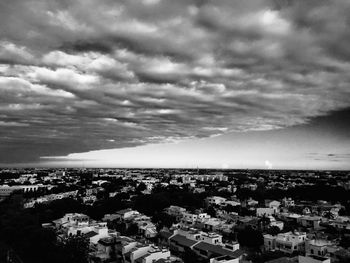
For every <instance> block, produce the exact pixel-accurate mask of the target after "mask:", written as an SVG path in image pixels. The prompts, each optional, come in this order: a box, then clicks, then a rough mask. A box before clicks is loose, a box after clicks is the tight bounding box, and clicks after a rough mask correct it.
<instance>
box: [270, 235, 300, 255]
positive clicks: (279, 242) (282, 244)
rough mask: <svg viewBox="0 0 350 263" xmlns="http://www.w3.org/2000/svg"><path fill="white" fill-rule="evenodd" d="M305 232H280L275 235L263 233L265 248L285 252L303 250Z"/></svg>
mask: <svg viewBox="0 0 350 263" xmlns="http://www.w3.org/2000/svg"><path fill="white" fill-rule="evenodd" d="M305 240H306V233H305V232H287V233H280V234H278V235H277V236H272V235H264V245H265V249H266V250H280V251H283V252H285V253H293V252H294V251H304V250H305Z"/></svg>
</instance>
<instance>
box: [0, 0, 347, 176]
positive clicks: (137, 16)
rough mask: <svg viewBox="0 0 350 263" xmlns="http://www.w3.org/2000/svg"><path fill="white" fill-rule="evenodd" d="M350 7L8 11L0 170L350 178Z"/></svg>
mask: <svg viewBox="0 0 350 263" xmlns="http://www.w3.org/2000/svg"><path fill="white" fill-rule="evenodd" d="M349 13H350V1H348V0H333V1H328V0H308V1H304V0H280V1H277V0H274V1H272V0H244V1H238V0H237V1H235V0H225V1H224V0H193V1H192V0H186V1H185V0H176V1H174V0H129V1H116V0H99V1H97V0H26V1H22V0H11V1H1V2H0V166H55V167H57V166H60V167H65V166H67V167H81V166H85V167H101V166H102V167H184V168H196V167H203V168H243V169H245V168H258V169H262V168H263V169H350V133H349V128H350V124H349V122H350V89H349V83H350V74H349V72H350V63H349V62H350V46H349V45H348V43H349V42H350V31H349V28H350V17H349V15H348V14H349Z"/></svg>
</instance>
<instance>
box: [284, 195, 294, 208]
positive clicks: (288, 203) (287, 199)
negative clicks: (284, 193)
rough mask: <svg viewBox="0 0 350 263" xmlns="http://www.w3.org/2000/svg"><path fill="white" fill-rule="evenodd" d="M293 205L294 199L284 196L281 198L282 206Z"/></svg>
mask: <svg viewBox="0 0 350 263" xmlns="http://www.w3.org/2000/svg"><path fill="white" fill-rule="evenodd" d="M294 205H295V202H294V200H293V199H292V198H290V197H289V198H287V197H285V198H283V199H282V206H284V207H290V206H294Z"/></svg>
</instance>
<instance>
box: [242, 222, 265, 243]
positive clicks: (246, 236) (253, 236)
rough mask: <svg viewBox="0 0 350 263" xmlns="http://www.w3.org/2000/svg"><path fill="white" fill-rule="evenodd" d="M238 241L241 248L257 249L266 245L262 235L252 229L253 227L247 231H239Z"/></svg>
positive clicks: (247, 228)
mask: <svg viewBox="0 0 350 263" xmlns="http://www.w3.org/2000/svg"><path fill="white" fill-rule="evenodd" d="M237 239H238V242H239V244H240V245H241V246H246V247H255V248H257V247H260V246H261V245H263V244H264V237H263V235H262V233H261V232H260V231H258V230H254V229H252V228H251V227H246V228H245V229H243V230H241V231H239V232H238V235H237Z"/></svg>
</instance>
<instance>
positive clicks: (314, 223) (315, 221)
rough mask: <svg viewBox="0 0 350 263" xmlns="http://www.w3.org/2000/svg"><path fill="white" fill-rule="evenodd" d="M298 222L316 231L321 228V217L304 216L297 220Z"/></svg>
mask: <svg viewBox="0 0 350 263" xmlns="http://www.w3.org/2000/svg"><path fill="white" fill-rule="evenodd" d="M297 222H298V223H299V224H300V225H302V226H304V227H311V228H314V229H318V228H320V222H321V217H320V216H302V217H299V218H298V219H297Z"/></svg>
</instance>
